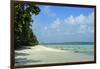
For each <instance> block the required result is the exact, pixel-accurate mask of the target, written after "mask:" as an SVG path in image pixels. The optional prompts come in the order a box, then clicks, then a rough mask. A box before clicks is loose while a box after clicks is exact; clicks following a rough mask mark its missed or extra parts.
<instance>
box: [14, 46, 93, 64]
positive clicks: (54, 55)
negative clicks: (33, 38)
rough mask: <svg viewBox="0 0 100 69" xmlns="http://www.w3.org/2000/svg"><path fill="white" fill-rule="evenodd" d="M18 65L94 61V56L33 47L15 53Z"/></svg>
mask: <svg viewBox="0 0 100 69" xmlns="http://www.w3.org/2000/svg"><path fill="white" fill-rule="evenodd" d="M15 55H17V56H16V57H15V60H16V62H17V63H16V65H28V64H34V65H35V64H50V63H66V62H81V61H93V60H94V57H93V56H88V55H85V54H81V53H75V52H74V51H70V50H68V51H66V50H60V49H54V48H48V47H45V46H43V45H37V46H33V47H32V46H31V49H24V50H16V51H15Z"/></svg>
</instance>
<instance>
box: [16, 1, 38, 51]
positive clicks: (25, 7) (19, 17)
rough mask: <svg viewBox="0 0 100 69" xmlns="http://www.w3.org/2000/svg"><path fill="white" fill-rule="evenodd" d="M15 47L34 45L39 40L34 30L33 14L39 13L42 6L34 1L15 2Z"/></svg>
mask: <svg viewBox="0 0 100 69" xmlns="http://www.w3.org/2000/svg"><path fill="white" fill-rule="evenodd" d="M14 10H15V11H14V13H15V14H14V48H15V49H18V48H20V47H22V46H34V45H37V44H38V43H39V42H38V40H37V38H36V36H35V35H34V32H33V31H32V23H34V19H32V15H35V16H36V15H38V14H39V13H40V8H39V7H38V6H37V5H35V4H34V3H27V2H26V3H19V2H15V3H14Z"/></svg>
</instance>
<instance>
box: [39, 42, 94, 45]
mask: <svg viewBox="0 0 100 69" xmlns="http://www.w3.org/2000/svg"><path fill="white" fill-rule="evenodd" d="M40 44H43V45H62V44H63V45H64V44H65V45H92V44H94V42H63V43H40Z"/></svg>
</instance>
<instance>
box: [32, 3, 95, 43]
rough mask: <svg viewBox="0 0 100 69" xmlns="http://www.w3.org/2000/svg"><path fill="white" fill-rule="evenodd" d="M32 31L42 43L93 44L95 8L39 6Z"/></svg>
mask: <svg viewBox="0 0 100 69" xmlns="http://www.w3.org/2000/svg"><path fill="white" fill-rule="evenodd" d="M39 8H40V10H41V11H40V13H39V15H37V16H34V15H33V16H32V18H33V20H34V22H33V24H32V30H33V32H34V34H35V35H36V37H37V39H38V41H39V42H40V43H62V42H93V41H94V34H93V33H94V8H82V7H81V8H80V7H68V6H63V7H62V6H49V5H39Z"/></svg>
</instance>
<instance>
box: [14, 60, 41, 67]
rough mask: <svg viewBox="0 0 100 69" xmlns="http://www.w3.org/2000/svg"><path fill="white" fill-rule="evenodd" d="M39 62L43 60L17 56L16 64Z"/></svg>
mask: <svg viewBox="0 0 100 69" xmlns="http://www.w3.org/2000/svg"><path fill="white" fill-rule="evenodd" d="M37 62H41V60H35V59H27V58H16V60H15V63H16V66H19V65H26V64H28V63H37Z"/></svg>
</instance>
